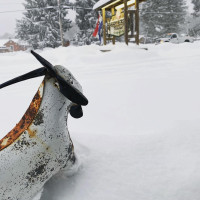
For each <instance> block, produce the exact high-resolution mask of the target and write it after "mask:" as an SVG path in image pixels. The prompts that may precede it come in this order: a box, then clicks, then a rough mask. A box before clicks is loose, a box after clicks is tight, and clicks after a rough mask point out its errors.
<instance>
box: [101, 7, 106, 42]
mask: <svg viewBox="0 0 200 200" xmlns="http://www.w3.org/2000/svg"><path fill="white" fill-rule="evenodd" d="M102 13H103V44H104V45H106V10H105V8H102Z"/></svg>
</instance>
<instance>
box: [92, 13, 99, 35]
mask: <svg viewBox="0 0 200 200" xmlns="http://www.w3.org/2000/svg"><path fill="white" fill-rule="evenodd" d="M99 18H100V16H99ZM99 18H98V21H97V25H96V28H95V30H94V33H93V34H92V36H93V37H96V36H97V33H98V30H99Z"/></svg>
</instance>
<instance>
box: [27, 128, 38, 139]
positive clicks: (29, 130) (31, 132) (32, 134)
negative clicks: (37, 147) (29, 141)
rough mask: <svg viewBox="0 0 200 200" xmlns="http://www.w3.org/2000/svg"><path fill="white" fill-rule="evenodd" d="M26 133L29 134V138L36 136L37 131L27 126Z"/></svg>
mask: <svg viewBox="0 0 200 200" xmlns="http://www.w3.org/2000/svg"><path fill="white" fill-rule="evenodd" d="M27 131H28V134H29V136H30V138H34V137H36V134H37V131H36V130H31V129H30V128H28V130H27Z"/></svg>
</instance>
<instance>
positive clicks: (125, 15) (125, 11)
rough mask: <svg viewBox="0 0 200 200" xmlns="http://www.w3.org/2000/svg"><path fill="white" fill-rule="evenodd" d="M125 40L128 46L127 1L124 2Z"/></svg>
mask: <svg viewBox="0 0 200 200" xmlns="http://www.w3.org/2000/svg"><path fill="white" fill-rule="evenodd" d="M124 39H125V43H126V44H127V45H128V6H127V0H124Z"/></svg>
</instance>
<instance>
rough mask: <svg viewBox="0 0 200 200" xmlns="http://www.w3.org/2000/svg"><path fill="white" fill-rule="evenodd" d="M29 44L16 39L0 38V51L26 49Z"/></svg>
mask: <svg viewBox="0 0 200 200" xmlns="http://www.w3.org/2000/svg"><path fill="white" fill-rule="evenodd" d="M28 48H30V46H29V45H28V44H26V43H25V42H22V41H20V40H17V39H9V40H5V39H4V40H0V53H6V52H14V51H26V50H27V49H28Z"/></svg>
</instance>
